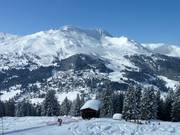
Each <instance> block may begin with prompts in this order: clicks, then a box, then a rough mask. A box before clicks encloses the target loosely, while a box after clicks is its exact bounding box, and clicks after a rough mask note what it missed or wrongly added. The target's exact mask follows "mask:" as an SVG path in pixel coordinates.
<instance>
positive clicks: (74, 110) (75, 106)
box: [70, 94, 81, 116]
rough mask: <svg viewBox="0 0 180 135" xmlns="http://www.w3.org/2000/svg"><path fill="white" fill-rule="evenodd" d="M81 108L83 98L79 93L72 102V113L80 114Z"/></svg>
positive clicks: (74, 114) (73, 114)
mask: <svg viewBox="0 0 180 135" xmlns="http://www.w3.org/2000/svg"><path fill="white" fill-rule="evenodd" d="M80 108H81V99H80V97H79V94H77V97H76V99H75V100H74V101H73V103H72V106H71V111H70V114H71V115H72V116H80Z"/></svg>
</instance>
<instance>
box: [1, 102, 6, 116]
mask: <svg viewBox="0 0 180 135" xmlns="http://www.w3.org/2000/svg"><path fill="white" fill-rule="evenodd" d="M2 116H5V105H4V102H2V101H1V100H0V117H2Z"/></svg>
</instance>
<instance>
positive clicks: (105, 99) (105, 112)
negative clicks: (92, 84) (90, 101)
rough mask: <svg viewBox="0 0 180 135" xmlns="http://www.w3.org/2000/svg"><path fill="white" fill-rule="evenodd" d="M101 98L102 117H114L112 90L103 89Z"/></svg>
mask: <svg viewBox="0 0 180 135" xmlns="http://www.w3.org/2000/svg"><path fill="white" fill-rule="evenodd" d="M100 100H101V102H102V108H101V110H100V115H101V116H102V117H112V115H113V112H114V111H113V95H112V91H111V90H109V89H105V90H103V92H102V93H101V95H100Z"/></svg>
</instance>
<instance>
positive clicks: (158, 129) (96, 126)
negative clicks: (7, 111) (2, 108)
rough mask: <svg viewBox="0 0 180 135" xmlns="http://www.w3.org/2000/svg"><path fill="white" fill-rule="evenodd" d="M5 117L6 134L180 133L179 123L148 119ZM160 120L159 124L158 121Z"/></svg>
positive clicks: (124, 134) (97, 134)
mask: <svg viewBox="0 0 180 135" xmlns="http://www.w3.org/2000/svg"><path fill="white" fill-rule="evenodd" d="M60 118H62V120H63V124H62V126H58V125H57V117H5V118H4V123H5V126H4V127H5V133H6V134H8V135H41V134H43V135H180V123H179V122H176V123H172V122H162V121H152V122H151V123H150V124H135V123H132V122H126V121H124V120H121V121H119V120H113V119H110V118H99V119H91V120H82V119H81V118H74V117H70V116H66V117H65V116H64V117H60ZM159 123H160V124H159Z"/></svg>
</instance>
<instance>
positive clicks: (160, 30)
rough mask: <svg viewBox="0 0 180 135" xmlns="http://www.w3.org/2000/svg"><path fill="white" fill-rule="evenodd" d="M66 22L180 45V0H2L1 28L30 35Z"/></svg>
mask: <svg viewBox="0 0 180 135" xmlns="http://www.w3.org/2000/svg"><path fill="white" fill-rule="evenodd" d="M63 25H74V26H80V27H84V28H97V27H98V28H103V29H105V30H107V31H109V32H110V33H111V34H113V35H115V36H121V35H124V36H128V37H129V38H131V39H134V40H137V41H139V42H164V43H172V44H179V45H180V0H0V31H1V32H8V33H12V34H18V35H26V34H31V33H34V32H38V31H41V30H48V29H51V28H59V27H61V26H63Z"/></svg>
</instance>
